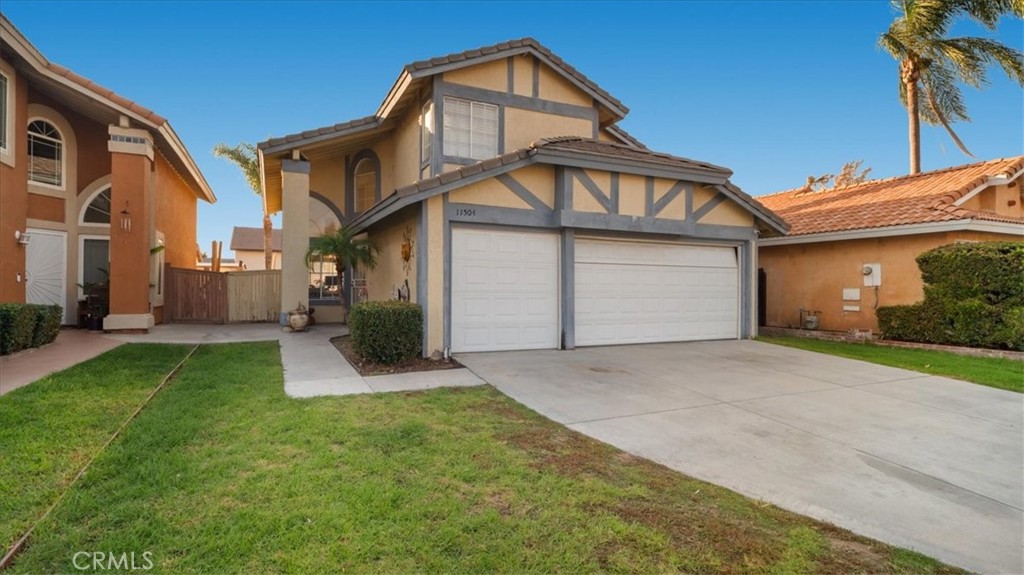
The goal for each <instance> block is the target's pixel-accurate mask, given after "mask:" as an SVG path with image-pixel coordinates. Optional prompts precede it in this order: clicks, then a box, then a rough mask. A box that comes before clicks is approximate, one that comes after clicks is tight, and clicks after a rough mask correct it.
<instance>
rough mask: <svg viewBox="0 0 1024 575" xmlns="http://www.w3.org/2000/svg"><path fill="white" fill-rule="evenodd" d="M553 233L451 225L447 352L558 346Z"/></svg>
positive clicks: (555, 248)
mask: <svg viewBox="0 0 1024 575" xmlns="http://www.w3.org/2000/svg"><path fill="white" fill-rule="evenodd" d="M558 241H559V239H558V236H557V235H555V234H550V233H535V232H520V231H506V230H494V229H476V228H454V229H452V284H451V288H452V291H451V298H452V299H451V302H452V310H451V331H452V334H451V347H452V351H453V352H460V351H462V352H465V351H502V350H513V349H553V348H557V347H558V335H559V334H558Z"/></svg>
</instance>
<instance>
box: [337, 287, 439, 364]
mask: <svg viewBox="0 0 1024 575" xmlns="http://www.w3.org/2000/svg"><path fill="white" fill-rule="evenodd" d="M348 327H349V330H350V331H351V334H352V347H353V348H355V350H356V351H357V352H358V353H359V354H360V355H362V356H363V357H364V358H366V359H368V360H370V361H373V362H376V363H397V362H399V361H402V360H405V359H409V358H412V357H416V356H417V355H419V354H420V351H421V350H422V348H423V310H422V309H421V308H420V306H419V305H418V304H414V303H409V302H406V301H369V302H363V303H359V304H356V305H354V306H352V311H351V312H349V316H348Z"/></svg>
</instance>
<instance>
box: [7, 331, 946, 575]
mask: <svg viewBox="0 0 1024 575" xmlns="http://www.w3.org/2000/svg"><path fill="white" fill-rule="evenodd" d="M122 349H123V348H122ZM146 351H147V353H152V354H154V355H166V356H171V355H174V354H180V353H181V350H179V349H173V350H172V349H170V348H169V349H168V350H166V351H165V350H158V349H149V350H146ZM121 353H129V354H130V353H140V351H139V350H137V349H129V350H125V351H122V352H121ZM116 363H118V362H112V361H111V360H110V358H109V357H104V358H101V359H99V360H96V361H94V362H90V364H86V365H85V366H82V367H83V368H84V369H91V370H93V371H96V372H99V371H100V368H106V369H111V368H112V367H113V365H114V364H116ZM61 377H63V376H60V377H57V378H55V380H54V382H48V384H47V385H52V386H55V385H58V382H59V380H60V379H61ZM33 385H36V384H33ZM96 385H101V384H100V383H97V384H96ZM32 387H33V386H28V387H27V388H24V389H22V390H17V391H15V392H13V393H12V394H10V396H5V397H2V398H0V411H3V412H7V411H10V410H13V409H15V408H16V407H19V408H25V406H26V404H30V403H33V401H32V400H33V398H32V397H29V396H28V395H29V394H31V393H32ZM19 392H22V394H21V395H22V397H18V396H17V395H16V394H18V393H19ZM11 396H13V397H11ZM34 400H35V402H36V403H38V405H35V406H32V409H35V410H37V412H38V413H50V414H51V415H50V417H51V418H52V419H53V420H55V421H54V424H53V425H54V426H55V427H56V426H58V423H59V422H61V421H63V419H64V415H63V413H62V412H61V411H50V410H49V409H48V408H49V404H50V403H51V402H55V401H58V400H59V398H58V397H56V394H37V395H36V396H35V398H34ZM6 417H10V416H9V415H7V416H6ZM67 423H68V424H69V425H70V424H71V423H72V422H67ZM14 441H15V442H21V441H36V439H35V438H32V437H29V436H27V435H19V436H18V437H16V438H14ZM40 441H42V440H40ZM44 443H45V442H44ZM63 449H64V445H63V444H62V443H61V442H59V441H58V442H53V443H52V444H50V445H48V446H46V447H45V448H43V447H42V446H41V447H40V449H39V450H40V452H41V453H46V454H55V453H58V452H60V451H62V450H63ZM15 452H16V453H21V452H22V449H21V447H20V446H17V445H15ZM3 461H5V462H6V461H8V459H6V458H5V459H4V460H3ZM2 465H5V466H6V465H10V464H9V463H3V464H2ZM15 469H16V470H17V469H18V467H17V464H15ZM0 471H4V470H2V469H0ZM16 481H17V480H16ZM51 491H52V490H51ZM2 495H4V499H6V495H7V494H6V493H4V494H2ZM36 510H38V506H36V507H24V508H19V509H17V510H5V513H8V514H10V513H12V512H14V513H16V515H17V520H18V521H19V523H20V524H24V523H26V522H27V521H28V519H29V516H30V515H31V514H32V513H34V512H35V511H36ZM12 517H13V516H5V517H0V523H7V520H8V519H10V518H12ZM81 550H87V551H91V550H103V551H108V552H114V553H132V552H134V553H135V554H136V556H137V557H140V556H141V555H142V553H144V552H149V553H151V557H152V561H153V563H154V564H155V568H154V569H153V571H155V572H173V573H182V572H186V573H187V572H204V573H228V572H232V573H267V572H315V573H326V572H331V573H334V572H344V571H352V572H359V573H365V572H383V573H406V572H468V573H491V572H517V573H518V572H543V573H547V572H631V573H635V572H688V573H712V572H714V573H718V572H722V573H808V572H820V573H857V572H861V573H954V572H958V571H957V570H955V569H953V568H950V567H948V566H944V565H941V564H939V563H937V562H935V561H933V560H931V559H928V558H926V557H923V556H921V555H918V554H915V553H911V552H909V551H904V550H899V549H895V548H892V547H889V546H886V545H883V544H881V543H878V542H875V541H871V540H868V539H864V538H861V537H857V536H854V535H852V534H850V533H848V532H846V531H842V530H840V529H837V528H835V527H831V526H828V525H825V524H822V523H819V522H816V521H813V520H811V519H808V518H805V517H802V516H799V515H795V514H792V513H789V512H786V511H783V510H780V509H778V508H775V507H773V506H770V505H766V504H762V503H759V502H756V501H752V500H750V499H747V498H744V497H742V496H740V495H737V494H735V493H733V492H730V491H728V490H726V489H723V488H720V487H716V486H714V485H710V484H707V483H703V482H701V481H697V480H694V479H690V478H688V477H685V476H683V475H680V474H678V473H675V472H673V471H671V470H669V469H667V468H664V467H661V466H659V465H656V464H654V463H651V462H649V461H646V460H643V459H639V458H635V457H632V456H629V455H627V454H625V453H623V452H620V451H618V450H616V449H614V448H612V447H610V446H607V445H605V444H602V443H599V442H597V441H594V440H591V439H589V438H586V437H584V436H582V435H580V434H577V433H575V432H573V431H571V430H569V429H567V428H565V427H563V426H561V425H558V424H556V423H553V422H551V421H549V420H547V419H544V418H542V417H541V416H539V415H537V414H535V413H534V412H532V411H529V410H527V409H526V408H524V407H522V406H521V405H519V404H517V403H515V402H513V401H512V400H510V399H508V398H507V397H505V396H504V395H502V394H500V393H499V392H497V391H496V390H494V389H493V388H490V387H478V388H464V389H440V390H433V391H429V392H418V393H393V394H377V395H360V396H351V397H340V398H339V397H333V398H331V397H327V398H314V399H304V400H296V399H290V398H287V397H286V396H285V395H284V393H283V385H282V376H281V365H280V356H279V353H278V348H277V344H276V343H257V344H223V345H210V346H203V347H201V348H200V349H199V350H198V351H197V353H196V354H195V355H194V356H193V357H192V358H191V359H190V360H189V362H188V363H187V364H186V366H185V367H184V368H183V369H182V371H181V372H180V373H179V375H178V377H177V378H176V379H175V380H173V381H172V382H171V383H170V384H169V385H168V387H166V388H165V389H164V390H163V391H161V392H160V394H159V395H157V396H156V398H154V400H153V402H152V403H151V404H150V405H149V406H148V407H147V408H146V409H145V410H143V412H142V413H141V414H140V415H139V417H138V418H137V419H136V420H135V421H134V422H133V423H132V424H131V426H129V427H128V428H127V429H126V430H125V432H124V434H123V435H122V436H121V437H120V438H118V440H117V441H115V442H114V443H113V444H112V445H111V446H110V447H109V448H108V450H107V451H106V452H105V453H104V454H103V455H102V456H101V457H100V458H99V459H98V460H97V461H96V463H95V464H94V466H93V467H92V468H91V470H90V472H89V473H88V474H87V475H86V476H85V477H84V478H83V479H82V480H81V482H80V483H78V484H76V486H75V487H74V488H73V490H72V493H71V494H70V495H69V497H68V498H67V499H65V501H64V502H63V503H62V504H61V506H60V507H59V508H58V509H57V510H56V511H55V513H54V515H52V516H51V517H50V519H49V520H48V521H47V522H45V523H44V525H42V526H41V528H40V530H39V531H38V532H37V533H36V534H35V536H34V537H33V540H32V541H31V544H30V546H29V547H28V548H27V549H26V551H25V552H24V553H23V554H22V555H20V556H19V557H18V559H17V561H16V562H15V564H14V565H13V572H15V573H30V572H32V573H39V572H46V573H50V572H75V571H76V570H75V568H74V566H73V564H72V557H73V554H74V553H75V552H77V551H81ZM139 561H141V559H140V560H139Z"/></svg>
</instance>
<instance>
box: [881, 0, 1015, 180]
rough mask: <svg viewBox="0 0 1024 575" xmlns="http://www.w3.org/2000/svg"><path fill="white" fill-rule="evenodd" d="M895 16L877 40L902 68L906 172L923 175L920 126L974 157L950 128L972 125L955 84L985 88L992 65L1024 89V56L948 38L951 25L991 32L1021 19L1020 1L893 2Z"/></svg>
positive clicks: (993, 44) (990, 43)
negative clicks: (1008, 19) (967, 23)
mask: <svg viewBox="0 0 1024 575" xmlns="http://www.w3.org/2000/svg"><path fill="white" fill-rule="evenodd" d="M893 5H894V6H895V7H896V9H897V10H898V11H899V12H900V14H899V16H898V17H897V18H896V20H895V21H893V23H892V25H891V26H889V30H888V31H886V32H885V33H884V34H882V36H881V37H880V38H879V39H878V43H879V44H880V45H881V46H882V48H884V49H885V51H887V52H889V54H891V55H892V57H893V58H895V59H896V61H897V62H899V65H900V101H902V102H903V105H904V106H905V107H906V108H907V116H908V119H909V122H910V123H909V127H910V173H912V174H917V173H919V172H920V171H921V123H920V121H921V120H922V119H923V120H924V121H925V122H926V123H928V124H931V125H942V127H943V128H945V129H946V131H947V132H949V135H950V137H951V138H953V142H955V143H956V145H957V147H959V148H960V150H962V151H963V152H964V153H965V154H967V155H968V156H972V154H971V152H970V151H968V149H967V147H966V146H965V145H964V143H963V141H961V140H960V138H959V136H957V135H956V132H954V131H953V128H952V127H951V126H950V124H951V123H952V122H956V121H961V120H962V121H965V122H967V121H970V117H969V116H968V115H967V107H966V106H965V104H964V101H963V95H962V93H961V91H960V86H959V82H963V83H965V84H968V85H970V86H973V87H975V88H981V87H983V86H985V85H986V84H988V78H987V73H986V72H987V70H986V68H987V67H988V65H989V64H990V63H993V62H994V63H996V64H998V65H999V67H1000V68H1002V69H1003V71H1004V72H1005V73H1006V75H1007V76H1009V77H1010V78H1011V79H1013V80H1015V81H1016V82H1017V83H1019V84H1021V85H1024V56H1022V54H1021V52H1020V51H1019V50H1016V49H1014V48H1011V47H1009V46H1006V45H1005V44H1001V43H999V42H997V41H995V40H991V39H988V38H976V37H964V38H947V37H946V35H947V33H948V32H949V29H950V27H951V26H952V25H953V23H954V21H955V20H956V19H957V18H958V17H961V16H966V17H968V18H970V19H972V20H975V21H976V22H978V23H979V24H981V25H983V26H985V27H986V28H988V29H989V30H994V29H995V27H996V24H998V23H999V19H1000V18H1001V17H1002V16H1004V15H1007V14H1014V15H1016V16H1018V17H1020V16H1024V2H1022V1H1021V0H893Z"/></svg>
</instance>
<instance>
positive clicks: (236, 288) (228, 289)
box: [164, 265, 281, 323]
mask: <svg viewBox="0 0 1024 575" xmlns="http://www.w3.org/2000/svg"><path fill="white" fill-rule="evenodd" d="M164 281H165V284H164V286H165V292H164V319H165V321H168V322H178V323H188V322H194V323H227V322H276V321H277V320H278V312H279V310H280V307H281V272H280V270H269V271H251V272H227V273H222V272H211V271H201V270H188V269H181V268H172V267H171V266H170V265H168V266H167V268H166V274H165V280H164Z"/></svg>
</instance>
